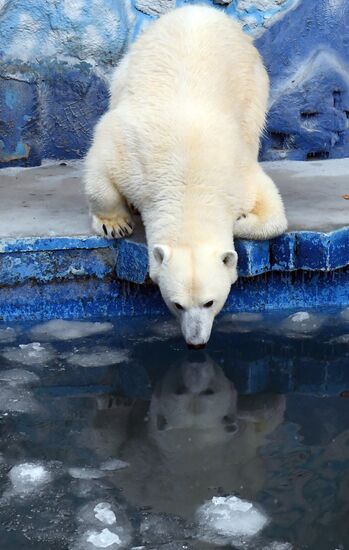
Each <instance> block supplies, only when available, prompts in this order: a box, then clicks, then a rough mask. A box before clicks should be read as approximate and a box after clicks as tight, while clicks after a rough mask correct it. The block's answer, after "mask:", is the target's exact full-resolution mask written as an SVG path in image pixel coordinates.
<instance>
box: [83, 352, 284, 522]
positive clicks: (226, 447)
mask: <svg viewBox="0 0 349 550" xmlns="http://www.w3.org/2000/svg"><path fill="white" fill-rule="evenodd" d="M193 359H194V362H193V360H188V361H185V362H183V363H182V364H181V365H180V366H179V367H177V368H173V369H171V370H169V371H168V372H167V374H166V375H165V376H164V378H163V379H162V380H161V381H160V382H159V383H158V384H157V385H156V387H155V391H154V394H153V396H152V398H151V401H150V403H149V402H144V401H143V402H141V401H137V402H136V403H135V404H134V405H133V406H132V407H126V408H125V407H124V408H123V407H122V406H121V407H120V406H116V407H114V408H109V409H102V410H99V411H98V412H97V413H96V416H95V419H94V425H93V428H92V430H91V431H88V433H87V434H86V436H87V440H88V441H89V446H93V448H94V449H96V450H97V452H99V453H101V454H103V458H106V457H109V456H111V457H117V458H121V459H122V460H125V461H126V462H128V463H129V464H130V467H129V468H127V469H125V470H122V471H119V472H116V473H115V484H116V485H117V486H118V487H120V488H122V489H123V490H124V494H125V497H126V499H127V500H128V501H129V502H131V503H132V504H134V505H138V506H152V507H153V509H154V510H156V511H162V512H168V513H173V514H177V515H181V516H183V517H187V518H191V517H192V515H193V513H194V512H195V510H196V509H197V507H198V506H199V505H201V504H202V503H203V502H204V501H205V500H207V499H209V498H212V496H215V495H216V496H217V495H219V494H238V495H240V496H241V497H242V498H247V499H253V498H254V497H255V495H256V493H257V491H258V490H260V489H261V488H262V487H263V483H264V471H265V466H264V463H263V460H262V459H261V458H260V457H259V456H258V448H259V447H260V446H261V445H262V444H263V443H264V442H265V437H266V435H267V434H269V433H271V432H272V431H274V430H275V428H276V427H277V426H278V425H279V424H280V422H281V421H282V418H283V414H284V409H285V400H284V398H283V397H282V396H249V397H240V398H239V399H238V397H237V392H236V390H235V388H234V385H233V384H232V382H230V381H229V380H228V379H227V378H226V376H225V375H224V373H223V370H222V369H221V368H220V367H219V366H217V365H216V364H214V362H213V361H212V360H211V359H209V358H207V357H206V356H204V357H203V358H201V360H200V356H199V359H198V358H197V356H196V357H194V358H193ZM106 403H107V400H106V401H105V404H106ZM105 404H104V398H102V400H99V406H100V408H101V407H104V406H106V405H105Z"/></svg>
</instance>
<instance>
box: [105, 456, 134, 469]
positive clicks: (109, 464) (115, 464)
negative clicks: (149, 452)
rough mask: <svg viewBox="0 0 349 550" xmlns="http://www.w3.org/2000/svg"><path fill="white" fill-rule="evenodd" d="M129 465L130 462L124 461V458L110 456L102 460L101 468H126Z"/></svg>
mask: <svg viewBox="0 0 349 550" xmlns="http://www.w3.org/2000/svg"><path fill="white" fill-rule="evenodd" d="M128 467H129V464H128V462H124V461H123V460H119V459H117V458H109V459H108V460H106V461H105V462H102V464H101V466H100V468H101V470H107V471H113V470H123V469H124V468H128Z"/></svg>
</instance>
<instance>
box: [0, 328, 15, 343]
mask: <svg viewBox="0 0 349 550" xmlns="http://www.w3.org/2000/svg"><path fill="white" fill-rule="evenodd" d="M15 340H16V331H15V330H14V329H13V328H10V327H6V328H1V329H0V342H2V343H4V344H9V343H10V342H14V341H15Z"/></svg>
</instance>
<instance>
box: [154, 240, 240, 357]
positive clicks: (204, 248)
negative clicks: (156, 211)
mask: <svg viewBox="0 0 349 550" xmlns="http://www.w3.org/2000/svg"><path fill="white" fill-rule="evenodd" d="M150 276H151V278H152V280H153V281H154V282H155V283H157V284H158V285H159V287H160V291H161V294H162V297H163V299H164V300H165V302H166V304H167V307H168V308H169V310H170V311H171V312H172V313H173V314H174V315H175V316H176V317H177V318H178V319H179V322H180V324H181V328H182V333H183V336H184V338H185V341H186V342H187V344H188V346H189V347H190V348H193V349H199V348H202V347H204V346H205V345H206V344H207V342H208V340H209V338H210V334H211V330H212V324H213V321H214V318H215V316H216V315H217V314H218V313H219V312H220V311H221V309H222V307H223V306H224V303H225V301H226V299H227V297H228V294H229V291H230V287H231V285H232V284H233V283H235V281H236V280H237V278H238V273H237V253H236V252H235V250H223V249H222V250H219V249H218V248H217V246H215V245H213V244H204V245H200V246H197V247H195V248H194V247H190V246H169V245H165V244H156V245H154V246H153V247H152V250H151V255H150Z"/></svg>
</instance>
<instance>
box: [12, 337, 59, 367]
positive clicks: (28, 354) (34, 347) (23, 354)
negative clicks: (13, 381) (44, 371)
mask: <svg viewBox="0 0 349 550" xmlns="http://www.w3.org/2000/svg"><path fill="white" fill-rule="evenodd" d="M2 356H3V357H5V359H7V360H8V361H13V362H15V363H22V364H23V365H43V364H45V363H47V362H48V361H50V360H51V359H53V357H54V356H55V351H54V350H53V348H52V347H51V346H49V345H46V346H42V345H41V344H40V343H39V342H32V343H31V344H20V345H19V346H18V348H7V349H5V350H4V352H3V353H2Z"/></svg>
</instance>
